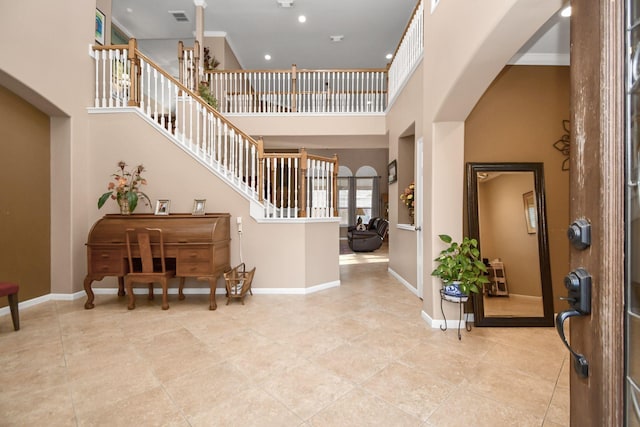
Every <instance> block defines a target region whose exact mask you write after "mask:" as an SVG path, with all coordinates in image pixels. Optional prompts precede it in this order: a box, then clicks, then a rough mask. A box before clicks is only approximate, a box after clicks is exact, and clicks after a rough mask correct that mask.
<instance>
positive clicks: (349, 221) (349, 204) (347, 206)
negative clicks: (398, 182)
mask: <svg viewBox="0 0 640 427" xmlns="http://www.w3.org/2000/svg"><path fill="white" fill-rule="evenodd" d="M342 168H343V166H340V169H339V172H338V215H339V216H340V225H342V226H349V225H356V224H357V223H359V222H363V223H365V224H366V223H368V222H369V220H370V219H371V218H374V217H376V216H378V215H379V214H380V209H379V207H380V202H379V200H380V196H379V190H378V186H379V180H380V177H379V176H378V173H377V171H376V170H375V168H373V167H371V166H368V165H365V166H362V167H360V168H358V170H357V171H356V174H355V176H352V174H351V170H350V169H349V168H347V167H344V169H342Z"/></svg>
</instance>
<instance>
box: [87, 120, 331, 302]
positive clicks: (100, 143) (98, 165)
mask: <svg viewBox="0 0 640 427" xmlns="http://www.w3.org/2000/svg"><path fill="white" fill-rule="evenodd" d="M89 123H90V135H91V141H92V144H91V145H92V149H91V151H90V157H89V165H90V168H91V170H92V171H93V173H92V174H91V175H90V177H88V181H89V188H90V194H89V196H88V198H87V200H86V203H87V204H88V205H89V206H91V207H92V209H91V212H90V216H91V221H90V222H91V224H92V223H93V222H95V221H96V220H97V219H98V218H100V217H101V216H102V215H104V214H105V213H117V212H118V208H117V205H116V203H115V202H113V203H112V201H108V202H107V204H105V206H104V207H103V209H102V210H101V211H100V210H98V209H97V206H96V202H97V199H98V197H99V196H100V194H102V193H103V192H104V191H105V189H106V185H107V183H108V181H109V178H110V175H111V174H112V173H114V172H115V170H116V164H117V163H118V162H119V161H120V160H124V161H125V162H127V163H128V164H129V165H137V164H140V163H142V164H144V166H145V168H146V169H147V172H145V178H146V179H147V181H148V185H147V186H146V188H145V193H146V194H147V195H148V196H149V197H150V198H151V200H152V204H154V206H155V202H156V200H158V199H169V200H171V206H170V209H171V212H191V209H192V207H193V200H194V199H206V200H207V202H206V211H207V212H227V213H230V214H231V216H232V218H231V224H232V226H231V261H232V264H234V265H235V264H237V263H239V261H240V258H239V256H240V255H239V254H240V247H239V242H240V240H239V235H238V233H237V226H236V218H237V217H242V222H243V233H242V254H243V260H244V262H245V263H246V264H247V265H248V266H249V267H253V266H255V267H256V276H255V279H254V284H253V286H254V287H255V288H275V289H279V288H283V289H284V288H289V289H291V288H298V289H300V288H308V287H311V286H317V285H323V284H327V283H331V282H337V281H339V280H340V272H339V270H338V255H339V253H338V252H339V247H338V243H337V242H338V222H337V221H333V222H321V223H299V224H291V223H284V224H282V223H275V224H269V223H262V224H258V223H257V222H256V221H255V220H254V219H252V218H251V216H250V214H249V206H250V205H249V201H248V200H247V199H245V198H244V197H243V196H241V195H240V194H239V193H237V192H236V191H235V190H234V189H233V188H232V187H230V186H228V185H227V184H226V183H224V182H223V181H221V180H220V179H219V178H217V177H216V176H215V175H214V174H213V173H211V172H210V171H208V170H206V169H205V168H204V167H202V166H201V165H200V164H199V163H197V161H196V160H194V159H193V158H191V157H190V155H188V154H187V153H185V152H184V151H183V150H182V149H181V148H179V147H178V146H176V145H174V144H173V143H172V142H170V141H169V140H168V139H167V138H166V137H164V136H163V134H161V132H160V131H159V130H157V129H156V128H154V127H152V126H151V124H150V123H149V122H147V121H146V120H145V119H143V118H142V117H141V116H139V115H138V114H136V113H133V112H132V113H128V114H127V113H116V114H91V115H90V116H89ZM136 212H153V209H152V207H143V208H141V209H140V210H138V209H136ZM88 231H89V227H87V228H85V230H84V234H85V238H86V235H87V233H88ZM309 239H311V240H309ZM302 248H305V249H304V250H301V249H302ZM103 282H105V283H104V284H97V285H95V286H98V287H99V286H113V285H114V281H113V280H112V279H105V280H104V281H103ZM187 285H188V286H194V285H195V284H194V283H188V284H187ZM221 285H222V282H220V283H219V286H221ZM200 286H204V285H200Z"/></svg>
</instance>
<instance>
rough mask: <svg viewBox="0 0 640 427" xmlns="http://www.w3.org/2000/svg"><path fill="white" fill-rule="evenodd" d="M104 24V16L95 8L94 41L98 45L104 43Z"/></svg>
mask: <svg viewBox="0 0 640 427" xmlns="http://www.w3.org/2000/svg"><path fill="white" fill-rule="evenodd" d="M104 26H105V16H104V13H102V12H101V11H100V9H96V43H98V44H99V45H103V44H104Z"/></svg>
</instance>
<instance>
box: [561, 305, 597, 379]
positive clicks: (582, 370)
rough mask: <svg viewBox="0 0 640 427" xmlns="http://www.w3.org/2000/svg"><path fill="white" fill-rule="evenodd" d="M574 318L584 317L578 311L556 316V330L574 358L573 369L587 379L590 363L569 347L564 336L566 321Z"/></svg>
mask: <svg viewBox="0 0 640 427" xmlns="http://www.w3.org/2000/svg"><path fill="white" fill-rule="evenodd" d="M573 316H583V314H582V313H580V312H579V311H578V310H566V311H561V312H560V313H558V315H557V316H556V329H557V331H558V335H560V339H561V340H562V342H563V343H564V345H565V347H567V349H568V350H569V352H570V353H571V355H572V356H573V369H574V370H575V371H576V372H577V373H578V376H579V377H580V378H587V377H588V376H589V362H588V361H587V358H586V357H584V356H583V355H582V354H580V353H577V352H576V351H575V350H574V349H572V348H571V345H569V341H567V337H566V336H565V334H564V321H565V320H567V319H568V318H570V317H573Z"/></svg>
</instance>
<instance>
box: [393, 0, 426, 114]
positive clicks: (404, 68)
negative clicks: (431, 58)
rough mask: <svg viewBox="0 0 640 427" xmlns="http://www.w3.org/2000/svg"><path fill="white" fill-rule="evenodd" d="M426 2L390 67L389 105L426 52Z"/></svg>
mask: <svg viewBox="0 0 640 427" xmlns="http://www.w3.org/2000/svg"><path fill="white" fill-rule="evenodd" d="M423 14H424V1H423V0H420V1H419V2H418V4H416V7H415V9H414V10H413V14H412V16H411V19H409V23H408V24H407V28H405V30H404V34H403V35H402V37H401V38H400V43H399V44H398V47H397V48H396V51H395V52H394V54H393V58H392V59H391V63H390V65H389V71H388V76H389V103H392V102H393V100H394V98H395V97H396V95H397V94H398V93H399V92H400V90H401V89H402V85H404V83H405V82H406V81H407V79H408V78H409V77H410V76H411V74H412V73H413V71H414V70H415V68H416V66H417V65H418V62H419V61H420V59H422V54H423V52H424V16H423Z"/></svg>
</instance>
